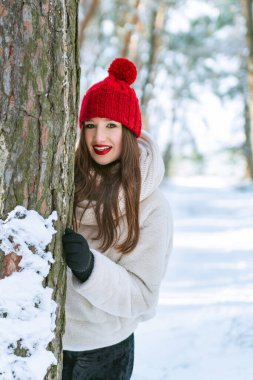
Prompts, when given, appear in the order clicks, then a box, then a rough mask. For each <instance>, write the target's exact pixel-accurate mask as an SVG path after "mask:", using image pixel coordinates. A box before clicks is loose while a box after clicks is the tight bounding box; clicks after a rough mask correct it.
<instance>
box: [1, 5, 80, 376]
mask: <svg viewBox="0 0 253 380" xmlns="http://www.w3.org/2000/svg"><path fill="white" fill-rule="evenodd" d="M0 17H1V23H0V36H1V39H0V99H1V100H0V217H1V218H5V217H6V215H7V213H8V212H9V211H11V210H12V209H13V208H14V207H15V206H16V205H23V206H25V207H26V208H28V209H34V210H36V211H38V212H39V213H40V214H42V215H43V216H48V215H49V214H50V213H51V212H52V211H53V210H56V211H57V213H58V221H57V223H56V226H55V227H56V229H57V231H58V233H57V234H56V236H55V237H54V240H53V242H52V244H51V246H50V247H49V249H50V250H51V251H52V252H53V256H54V259H55V263H54V264H53V266H52V268H51V271H50V274H49V276H48V278H47V280H46V285H48V286H50V287H52V288H53V289H54V293H53V295H54V299H55V301H56V302H57V304H58V311H57V321H56V324H57V328H56V334H55V339H54V341H53V342H51V344H50V347H49V349H50V350H52V351H53V352H54V354H55V356H56V358H57V362H58V365H57V366H54V367H52V368H51V369H50V370H49V371H48V374H47V376H46V377H45V378H46V379H54V380H55V379H61V366H62V359H61V356H62V355H61V351H62V347H61V335H62V331H63V323H64V300H65V265H64V261H63V258H62V248H61V233H62V230H63V228H64V227H65V226H66V225H68V224H70V223H71V218H72V199H73V183H74V181H73V175H74V173H73V167H74V150H75V139H76V126H77V110H78V102H79V72H80V71H79V52H78V0H74V1H73V0H62V1H60V0H55V1H50V0H44V1H37V2H34V1H29V0H27V1H15V0H9V1H7V0H6V1H4V0H2V1H0ZM31 233H32V231H31ZM2 255H3V253H2ZM1 263H2V264H1ZM2 271H3V257H2V258H1V259H0V272H2ZM0 274H1V273H0Z"/></svg>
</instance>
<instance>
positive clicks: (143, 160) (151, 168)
mask: <svg viewBox="0 0 253 380" xmlns="http://www.w3.org/2000/svg"><path fill="white" fill-rule="evenodd" d="M138 144H139V149H140V170H141V194H140V202H142V201H143V200H144V199H146V198H147V197H149V196H150V195H151V194H152V193H153V192H154V191H155V190H156V189H157V188H158V187H159V186H160V184H161V182H162V179H163V176H164V171H165V170H164V163H163V159H162V156H161V153H160V151H159V148H158V145H157V144H156V143H155V142H154V140H153V139H152V138H151V136H150V134H149V133H148V132H146V131H142V134H141V136H140V137H139V138H138ZM86 205H87V201H86V200H84V201H82V202H80V203H79V204H78V207H77V218H78V219H79V216H80V217H81V215H82V214H83V210H84V208H85V207H86ZM119 208H120V213H121V215H124V214H125V201H124V194H123V193H122V191H121V192H120V194H119ZM82 224H85V225H96V224H97V222H96V218H95V214H94V211H93V207H92V204H91V206H90V207H89V208H88V209H87V210H86V211H85V213H84V215H83V217H82Z"/></svg>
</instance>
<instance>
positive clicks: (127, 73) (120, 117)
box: [79, 58, 141, 137]
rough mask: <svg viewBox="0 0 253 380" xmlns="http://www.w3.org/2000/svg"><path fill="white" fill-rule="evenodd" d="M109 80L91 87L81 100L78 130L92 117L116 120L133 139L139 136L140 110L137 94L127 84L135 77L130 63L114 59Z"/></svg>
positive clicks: (109, 72) (134, 70) (123, 59)
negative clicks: (129, 131)
mask: <svg viewBox="0 0 253 380" xmlns="http://www.w3.org/2000/svg"><path fill="white" fill-rule="evenodd" d="M108 74H109V75H108V77H106V78H105V79H104V80H102V81H101V82H98V83H96V84H94V85H93V86H91V87H90V88H89V90H88V91H87V92H86V94H85V95H84V97H83V100H82V105H81V110H80V114H79V127H80V128H82V124H83V122H85V121H87V120H90V119H92V118H95V117H101V118H108V119H111V120H115V121H118V122H119V123H121V124H122V125H124V126H125V127H126V128H128V129H130V130H131V131H132V132H133V133H134V134H135V136H136V137H139V136H140V134H141V111H140V106H139V101H138V98H137V96H136V93H135V91H134V89H133V88H132V87H130V85H131V84H132V83H134V81H135V79H136V77H137V70H136V67H135V65H134V63H133V62H131V61H129V60H128V59H126V58H116V59H114V60H113V61H112V63H111V65H110V67H109V69H108Z"/></svg>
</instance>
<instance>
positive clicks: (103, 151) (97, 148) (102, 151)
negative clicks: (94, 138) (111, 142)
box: [93, 145, 112, 155]
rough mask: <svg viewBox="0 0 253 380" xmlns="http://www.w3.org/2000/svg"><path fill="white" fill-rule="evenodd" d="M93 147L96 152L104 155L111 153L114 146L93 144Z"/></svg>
mask: <svg viewBox="0 0 253 380" xmlns="http://www.w3.org/2000/svg"><path fill="white" fill-rule="evenodd" d="M93 149H94V152H95V153H96V154H98V155H103V154H107V153H109V152H110V150H111V149H112V147H111V146H108V145H104V146H98V145H93Z"/></svg>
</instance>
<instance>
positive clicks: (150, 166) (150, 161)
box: [138, 131, 164, 201]
mask: <svg viewBox="0 0 253 380" xmlns="http://www.w3.org/2000/svg"><path fill="white" fill-rule="evenodd" d="M138 144H139V147H140V169H141V196H140V201H143V200H144V199H146V198H147V197H149V196H150V194H152V193H153V192H154V191H155V190H156V189H157V188H158V187H159V186H160V184H161V182H162V180H163V176H164V163H163V159H162V156H161V153H160V151H159V148H158V145H157V144H156V143H155V142H154V140H152V138H151V136H150V134H149V133H148V132H146V131H142V135H141V137H140V138H139V139H138Z"/></svg>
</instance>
